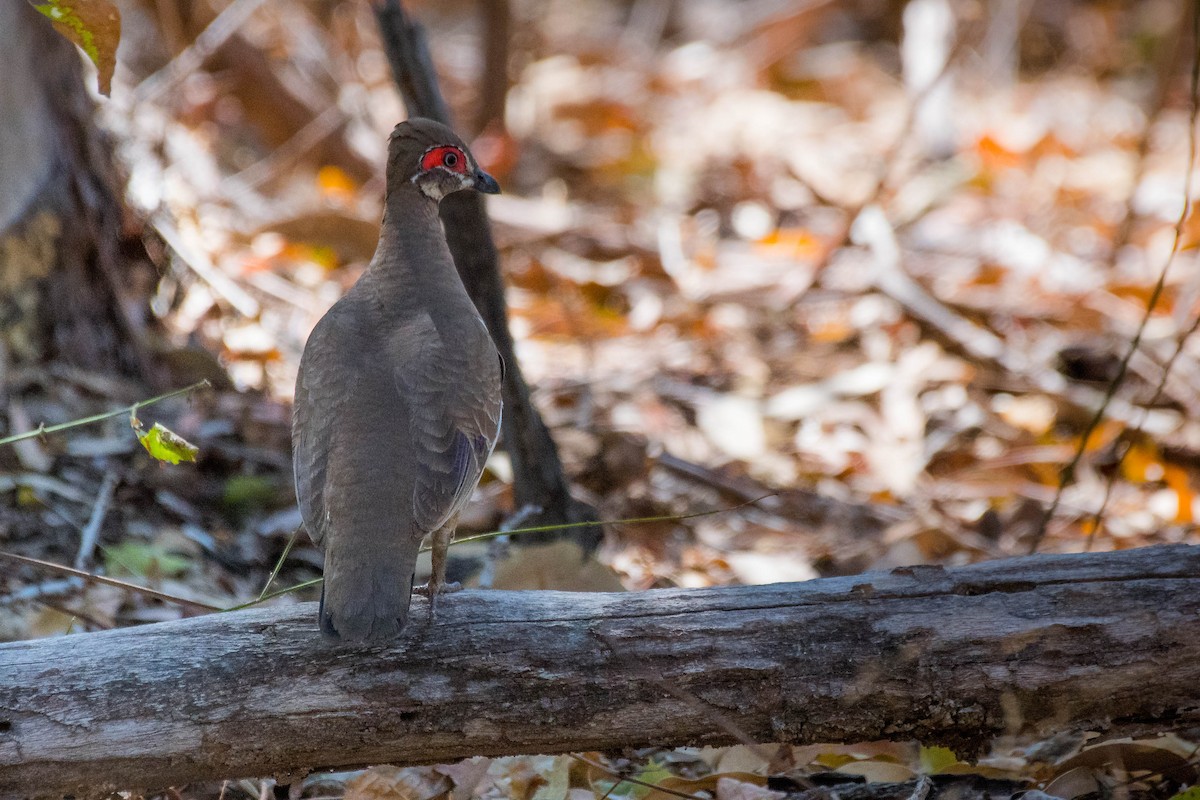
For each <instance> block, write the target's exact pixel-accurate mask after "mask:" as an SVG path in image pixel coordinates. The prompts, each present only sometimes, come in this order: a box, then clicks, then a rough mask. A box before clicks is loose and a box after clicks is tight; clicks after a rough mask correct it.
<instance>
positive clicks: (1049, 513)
mask: <svg viewBox="0 0 1200 800" xmlns="http://www.w3.org/2000/svg"><path fill="white" fill-rule="evenodd" d="M1192 43H1193V44H1192V50H1193V52H1194V55H1193V57H1192V80H1191V112H1190V114H1189V116H1188V154H1187V166H1186V168H1185V170H1184V179H1183V207H1182V208H1181V209H1180V210H1179V217H1178V218H1177V219H1176V220H1175V232H1174V236H1173V237H1172V239H1171V251H1170V252H1169V253H1168V254H1167V258H1166V260H1165V261H1164V263H1163V266H1162V270H1161V271H1160V272H1159V274H1158V281H1157V282H1156V283H1155V284H1154V289H1153V291H1151V292H1150V298H1149V300H1147V301H1146V313H1145V314H1143V315H1142V319H1141V322H1139V323H1138V327H1137V330H1136V331H1135V332H1134V334H1133V339H1132V340H1130V342H1129V349H1128V350H1127V351H1126V352H1125V357H1124V358H1122V359H1121V363H1120V364H1118V365H1117V374H1116V375H1115V376H1113V379H1112V381H1111V382H1110V383H1109V385H1108V390H1107V391H1106V392H1105V393H1104V398H1103V399H1102V400H1101V401H1100V405H1099V406H1098V407H1097V408H1096V412H1095V413H1094V414H1093V415H1092V418H1091V419H1090V420H1088V424H1087V427H1086V428H1084V430H1083V434H1082V436H1080V439H1079V447H1078V448H1076V450H1075V455H1074V456H1073V457H1072V458H1071V460H1070V461H1069V462H1068V463H1067V465H1066V466H1065V467H1063V470H1062V472H1061V473H1059V480H1058V489H1057V490H1056V491H1055V493H1054V500H1052V501H1051V503H1050V506H1049V507H1048V508H1047V509H1046V512H1045V514H1043V515H1042V521H1041V524H1040V525H1039V526H1038V529H1037V530H1036V531H1035V532H1034V535H1033V542H1032V544H1031V545H1030V547H1029V552H1030V553H1031V554H1032V553H1036V552H1037V550H1038V547H1039V546H1040V545H1041V543H1042V539H1043V538H1044V537H1045V535H1046V528H1047V527H1048V526H1049V524H1050V520H1051V519H1053V517H1054V512H1055V511H1057V510H1058V507H1059V504H1060V503H1061V502H1062V497H1063V493H1064V492H1065V491H1066V489H1067V487H1068V486H1069V485H1071V483H1073V482H1074V480H1075V470H1076V469H1078V467H1079V463H1080V461H1082V460H1083V455H1084V453H1085V452H1086V449H1087V444H1088V440H1089V439H1091V437H1092V434H1093V433H1095V431H1096V429H1097V428H1098V427H1099V426H1100V423H1101V422H1103V421H1104V416H1105V414H1106V412H1107V411H1108V406H1109V403H1111V402H1112V400H1113V398H1114V397H1115V396H1116V394H1117V390H1118V389H1119V388H1120V386H1121V384H1122V383H1123V382H1124V381H1125V375H1126V374H1127V373H1128V371H1129V363H1130V362H1131V361H1132V360H1133V356H1134V353H1136V352H1137V351H1138V348H1139V347H1141V344H1142V336H1143V335H1144V334H1145V332H1146V326H1147V325H1149V324H1150V316H1151V315H1152V314H1153V313H1154V309H1155V307H1157V306H1158V302H1159V300H1161V299H1162V294H1163V291H1164V290H1165V288H1166V284H1167V273H1168V272H1169V271H1170V269H1171V265H1172V264H1173V263H1175V256H1176V255H1177V254H1178V253H1179V243H1180V241H1181V240H1182V238H1183V228H1184V225H1186V224H1187V219H1188V213H1189V212H1190V211H1191V208H1192V173H1193V172H1194V170H1195V168H1196V121H1197V117H1198V116H1200V3H1193V4H1192ZM1147 124H1150V123H1147ZM1195 327H1196V326H1193V327H1192V330H1195ZM1190 333H1191V331H1189V332H1188V334H1187V335H1190ZM1187 335H1185V336H1184V339H1186V338H1187ZM1182 348H1183V341H1182V340H1181V341H1180V342H1179V343H1178V345H1177V348H1176V351H1175V354H1174V355H1172V357H1171V360H1170V361H1169V362H1168V364H1167V366H1165V367H1164V368H1163V373H1162V378H1161V380H1160V381H1159V385H1158V387H1157V388H1156V389H1155V393H1154V399H1157V398H1158V396H1159V393H1160V392H1161V391H1162V390H1163V387H1164V386H1165V385H1166V380H1167V375H1168V374H1169V370H1170V367H1171V365H1173V364H1174V362H1175V356H1177V355H1178V354H1179V351H1180V350H1181V349H1182ZM1151 404H1153V401H1151ZM1138 429H1139V430H1140V425H1139V428H1138ZM1123 455H1124V454H1122V456H1123ZM1101 511H1103V506H1101ZM1097 513H1099V512H1097Z"/></svg>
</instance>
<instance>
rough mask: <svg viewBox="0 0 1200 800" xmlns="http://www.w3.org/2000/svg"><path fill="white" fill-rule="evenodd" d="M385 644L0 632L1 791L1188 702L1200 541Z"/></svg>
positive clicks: (656, 600)
mask: <svg viewBox="0 0 1200 800" xmlns="http://www.w3.org/2000/svg"><path fill="white" fill-rule="evenodd" d="M424 611H425V608H424V607H422V606H421V605H420V600H418V601H417V603H416V608H415V609H414V614H413V619H414V621H415V622H414V623H413V624H412V626H411V627H410V629H409V630H408V631H407V632H406V634H405V635H404V636H403V637H401V638H400V639H399V640H397V641H396V642H395V643H393V644H391V645H389V646H380V645H373V646H367V645H362V646H346V645H335V644H330V643H328V642H326V641H324V640H323V639H321V637H320V636H319V635H318V633H317V631H316V630H315V626H314V625H313V624H312V618H313V615H314V613H315V611H314V609H313V608H312V604H301V605H297V606H292V607H287V608H264V609H255V610H250V611H242V612H235V613H229V614H214V615H210V616H205V617H199V618H194V619H189V620H183V621H180V622H173V623H163V624H158V625H148V626H144V627H140V628H129V629H124V630H117V631H108V632H104V633H95V634H81V635H76V636H66V637H61V638H57V639H45V640H39V641H30V642H17V643H13V644H5V645H0V795H3V796H14V795H24V794H28V793H32V792H36V793H39V794H41V793H48V792H68V791H74V792H77V793H84V794H89V795H94V794H97V793H99V792H101V791H102V790H104V789H150V788H158V787H162V786H167V785H177V786H178V785H181V784H184V783H187V782H190V781H195V780H199V779H208V778H219V777H224V778H233V777H238V776H264V775H277V776H289V777H290V778H292V779H294V778H295V777H296V776H297V775H299V774H302V773H304V772H307V771H309V770H314V769H321V768H331V767H345V766H357V765H366V764H376V763H398V764H413V763H429V762H440V761H449V760H454V759H459V758H463V757H467V756H473V755H491V756H499V755H514V754H520V753H538V752H545V753H550V752H565V751H583V750H594V749H599V750H603V749H610V748H617V747H627V746H640V745H668V746H678V745H684V744H720V743H728V742H730V741H731V737H730V735H729V734H728V733H726V731H727V730H730V729H731V728H733V727H735V726H736V728H740V729H741V730H742V731H745V732H746V734H747V735H748V736H750V737H753V738H754V739H756V740H758V741H763V742H792V743H805V742H850V741H864V740H877V739H909V738H912V739H917V740H919V741H921V742H922V743H923V744H935V743H943V744H946V745H949V746H950V747H952V748H954V749H955V750H956V752H958V753H959V754H961V755H968V754H970V753H973V752H979V751H980V750H982V749H983V748H984V747H986V745H987V744H988V742H990V741H991V740H992V739H993V738H994V737H996V736H998V735H1004V734H1014V735H1022V734H1024V735H1044V734H1048V733H1050V732H1052V731H1057V730H1062V729H1066V728H1078V729H1082V730H1092V731H1104V732H1108V733H1120V734H1133V733H1146V732H1148V731H1153V730H1166V729H1179V728H1183V727H1187V726H1190V725H1194V724H1196V723H1197V721H1200V695H1198V694H1197V690H1196V687H1197V686H1200V644H1197V643H1200V548H1195V547H1186V546H1173V547H1158V548H1147V549H1144V550H1132V551H1125V552H1120V553H1100V554H1088V555H1071V556H1034V557H1029V558H1020V559H1011V560H1007V561H997V562H992V563H988V564H981V565H977V566H971V567H965V568H959V569H947V570H943V569H941V568H936V567H916V568H908V569H900V570H896V571H893V572H891V573H887V574H875V575H860V576H854V577H847V578H831V579H823V580H815V581H809V582H807V583H798V584H776V585H771V586H747V587H735V588H721V589H703V590H660V591H649V592H641V593H636V594H633V593H631V594H570V593H558V592H462V593H460V594H456V595H451V596H449V597H447V598H445V599H444V600H443V601H442V604H441V605H440V606H439V612H438V616H437V618H436V620H435V621H434V622H433V623H428V622H426V621H425V615H424Z"/></svg>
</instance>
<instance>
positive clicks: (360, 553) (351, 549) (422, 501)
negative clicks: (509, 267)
mask: <svg viewBox="0 0 1200 800" xmlns="http://www.w3.org/2000/svg"><path fill="white" fill-rule="evenodd" d="M460 189H475V190H477V191H480V192H486V193H488V194H495V193H497V192H499V191H500V187H499V186H498V185H497V184H496V180H495V179H494V178H493V177H492V176H490V175H488V174H487V173H486V172H483V171H482V170H481V169H479V167H478V166H477V165H476V163H475V159H474V158H473V157H472V156H471V153H470V151H469V150H467V146H466V145H465V144H463V142H462V140H461V139H459V138H458V136H456V135H455V134H454V132H453V131H451V130H450V129H449V128H447V127H446V126H444V125H441V124H439V123H437V122H433V121H431V120H427V119H412V120H409V121H407V122H402V123H400V124H399V125H397V126H396V129H395V130H394V131H392V136H391V139H390V141H389V143H388V163H387V196H386V200H385V204H384V205H385V208H384V213H383V227H382V229H381V231H380V235H379V245H378V249H376V251H375V256H374V258H372V259H371V263H370V265H369V266H368V268H367V270H366V272H364V273H363V275H362V277H361V278H359V280H358V282H357V283H356V284H354V287H353V288H352V289H350V291H349V292H347V293H346V295H345V297H343V298H342V299H341V300H339V301H338V302H337V303H336V304H335V305H334V306H333V308H331V309H329V312H328V313H326V314H325V316H324V317H322V318H321V321H320V322H318V323H317V326H316V328H314V329H313V332H312V334H311V335H310V336H309V337H308V343H307V344H306V345H305V347H304V356H303V358H301V360H300V374H299V376H298V378H297V380H296V402H295V410H294V418H293V423H292V448H293V466H294V468H295V473H296V496H297V498H298V499H299V502H300V513H301V515H302V516H303V517H304V526H305V527H306V528H307V529H308V532H309V534H310V535H311V536H312V538H313V540H314V541H316V542H317V544H319V545H321V546H322V547H323V548H324V550H325V583H324V586H323V588H322V592H321V610H320V618H319V619H320V625H321V630H322V631H323V632H324V633H325V634H326V635H327V636H330V637H333V638H339V639H346V640H361V639H386V638H390V637H394V636H396V635H397V634H398V633H399V632H400V631H401V630H402V629H403V628H404V624H405V621H406V620H407V618H408V609H409V602H410V595H411V593H412V590H413V586H412V581H413V569H414V567H415V565H416V561H417V551H418V549H419V548H420V546H421V540H422V539H423V538H424V537H425V536H426V535H429V534H432V535H433V575H432V576H431V577H430V579H429V584H428V586H427V591H428V593H429V600H430V603H431V611H432V604H433V603H435V602H436V599H437V596H438V593H439V592H440V591H443V589H444V588H445V574H446V548H447V546H448V545H449V542H450V539H451V537H452V536H453V535H454V528H455V526H456V524H457V521H458V514H459V511H461V510H462V508H463V506H464V505H466V503H467V500H468V499H469V498H470V496H471V492H472V491H473V490H474V488H475V484H476V483H478V481H479V476H480V474H481V473H482V472H483V467H484V463H485V462H486V461H487V458H488V455H489V454H491V452H492V447H493V445H495V443H496V434H497V431H498V429H499V425H500V410H501V402H500V380H501V373H502V365H501V362H500V357H499V355H498V354H497V352H496V347H495V345H494V344H493V343H492V339H491V337H490V336H489V335H488V331H487V327H486V326H485V325H484V323H483V320H482V319H481V318H480V316H479V313H478V312H477V311H476V310H475V306H474V304H473V303H472V302H471V298H470V297H468V296H467V292H466V289H464V288H463V284H462V280H461V279H460V278H459V276H458V272H457V271H456V270H455V268H454V261H453V259H452V258H451V256H450V250H449V249H448V247H447V246H446V237H445V234H444V233H443V231H442V224H441V220H440V219H439V217H438V203H439V202H440V201H441V199H442V198H443V197H445V196H446V195H448V194H450V193H451V192H457V191H459V190H460Z"/></svg>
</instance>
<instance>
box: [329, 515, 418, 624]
mask: <svg viewBox="0 0 1200 800" xmlns="http://www.w3.org/2000/svg"><path fill="white" fill-rule="evenodd" d="M401 539H402V537H400V536H397V535H396V531H395V530H391V531H388V532H387V533H386V534H383V535H382V536H380V538H379V539H375V540H374V541H372V543H371V545H369V546H366V547H363V546H361V545H362V544H363V543H362V542H359V543H358V544H359V545H360V546H359V547H352V548H350V550H351V552H344V551H343V549H342V548H340V547H338V546H337V545H339V544H341V545H349V544H350V542H341V541H338V542H336V543H334V542H330V543H329V545H330V546H329V547H328V548H327V549H326V552H325V582H324V584H323V585H322V587H321V609H320V612H319V621H320V624H321V632H322V633H324V634H325V635H326V636H328V637H330V638H333V639H342V640H346V641H360V640H368V639H372V640H378V639H391V638H394V637H395V636H397V635H398V634H399V633H400V631H401V630H403V629H404V624H405V622H407V621H408V608H409V604H410V602H411V600H412V583H413V570H414V569H415V568H416V561H417V548H418V544H419V543H417V544H414V543H410V542H403V541H401ZM389 540H391V541H389Z"/></svg>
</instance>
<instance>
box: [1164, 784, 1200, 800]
mask: <svg viewBox="0 0 1200 800" xmlns="http://www.w3.org/2000/svg"><path fill="white" fill-rule="evenodd" d="M1171 800H1200V786H1191V787H1188V788H1187V789H1184V790H1183V791H1182V792H1179V793H1178V794H1176V795H1174V796H1173V797H1172V798H1171Z"/></svg>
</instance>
